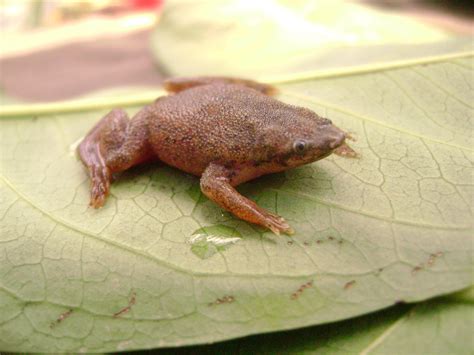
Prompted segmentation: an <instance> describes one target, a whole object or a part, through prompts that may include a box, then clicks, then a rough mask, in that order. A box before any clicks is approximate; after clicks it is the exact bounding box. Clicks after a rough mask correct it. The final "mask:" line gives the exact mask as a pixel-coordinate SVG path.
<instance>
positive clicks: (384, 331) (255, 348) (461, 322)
mask: <svg viewBox="0 0 474 355" xmlns="http://www.w3.org/2000/svg"><path fill="white" fill-rule="evenodd" d="M468 292H469V291H468ZM470 292H471V293H472V288H471V291H470ZM465 293H466V292H464V293H461V294H455V295H453V296H448V297H442V298H437V299H434V300H431V301H427V302H423V303H420V304H417V305H407V304H400V305H397V306H395V307H391V308H389V309H387V310H384V311H380V312H377V313H373V314H370V315H365V316H361V317H357V318H354V319H350V320H345V321H341V322H336V323H331V324H327V325H320V326H314V327H309V328H304V329H298V330H293V331H286V332H278V333H272V334H263V335H257V336H251V337H247V338H244V339H238V340H232V341H227V342H223V343H218V344H213V345H206V346H194V347H188V348H182V349H180V350H175V351H173V353H175V354H177V355H184V354H196V353H199V354H329V355H330V354H337V355H343V354H347V355H349V354H361V355H368V354H391V355H396V354H471V353H472V334H471V333H472V329H473V326H474V313H473V312H474V307H473V303H472V297H471V299H470V301H468V300H466V299H462V298H463V297H465ZM167 351H169V349H164V350H162V351H161V352H160V351H156V350H155V351H154V353H156V354H161V353H166V352H167ZM141 354H146V352H141Z"/></svg>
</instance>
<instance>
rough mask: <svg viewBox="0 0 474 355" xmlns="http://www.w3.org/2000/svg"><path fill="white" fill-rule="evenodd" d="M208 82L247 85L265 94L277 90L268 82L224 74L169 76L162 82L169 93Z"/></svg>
mask: <svg viewBox="0 0 474 355" xmlns="http://www.w3.org/2000/svg"><path fill="white" fill-rule="evenodd" d="M210 84H237V85H242V86H246V87H249V88H251V89H255V90H257V91H260V92H261V93H262V94H265V95H269V96H271V95H275V94H276V93H277V92H278V90H277V89H276V88H275V87H274V86H272V85H269V84H264V83H259V82H257V81H253V80H247V79H240V78H231V77H225V76H220V77H219V76H215V77H212V76H200V77H190V78H186V77H184V78H171V79H166V80H165V82H164V88H165V89H166V91H168V92H170V93H178V92H180V91H184V90H187V89H190V88H192V87H196V86H202V85H210Z"/></svg>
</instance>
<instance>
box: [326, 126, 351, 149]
mask: <svg viewBox="0 0 474 355" xmlns="http://www.w3.org/2000/svg"><path fill="white" fill-rule="evenodd" d="M321 133H322V135H323V137H324V139H323V144H322V145H323V147H321V148H322V149H323V150H333V149H336V148H337V147H339V146H340V145H341V144H342V143H344V140H345V139H346V135H345V133H344V132H343V131H341V130H340V129H339V128H337V127H335V126H333V125H326V126H325V127H324V129H323V130H322V132H321Z"/></svg>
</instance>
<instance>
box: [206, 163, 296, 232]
mask: <svg viewBox="0 0 474 355" xmlns="http://www.w3.org/2000/svg"><path fill="white" fill-rule="evenodd" d="M229 173H230V172H229V171H228V170H227V169H226V168H224V167H222V166H220V165H218V164H211V165H209V166H208V167H207V169H206V170H205V171H204V173H203V175H202V177H201V190H202V192H203V193H204V194H205V195H206V196H207V197H208V198H209V199H211V200H213V201H214V202H216V203H217V204H218V205H219V206H221V207H222V208H224V209H225V210H227V211H229V212H232V213H233V214H234V215H235V216H237V217H239V218H241V219H243V220H245V221H247V222H251V223H255V224H258V225H260V226H263V227H265V228H268V229H270V230H271V231H272V232H273V233H275V234H277V235H279V234H280V233H285V234H293V233H294V231H293V229H291V227H290V226H289V225H288V223H287V222H286V221H285V220H284V219H283V218H282V217H280V216H278V215H276V214H273V213H271V212H268V211H266V210H264V209H263V208H261V207H259V206H258V205H257V204H256V203H255V202H253V201H251V200H249V199H248V198H246V197H244V196H242V195H241V194H239V192H238V191H237V190H236V189H235V188H234V187H233V186H232V185H231V179H230V178H229V176H230V175H231V174H229Z"/></svg>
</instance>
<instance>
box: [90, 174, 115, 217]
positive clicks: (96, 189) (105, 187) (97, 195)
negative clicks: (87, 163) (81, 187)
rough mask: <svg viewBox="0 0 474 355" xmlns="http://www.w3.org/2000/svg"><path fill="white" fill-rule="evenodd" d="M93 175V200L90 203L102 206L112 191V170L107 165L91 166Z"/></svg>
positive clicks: (94, 205)
mask: <svg viewBox="0 0 474 355" xmlns="http://www.w3.org/2000/svg"><path fill="white" fill-rule="evenodd" d="M89 173H90V176H91V200H90V205H91V206H92V207H94V208H99V207H102V206H103V205H104V203H105V199H106V198H107V196H108V195H109V191H110V172H109V170H108V169H107V167H102V166H93V167H90V169H89Z"/></svg>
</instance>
